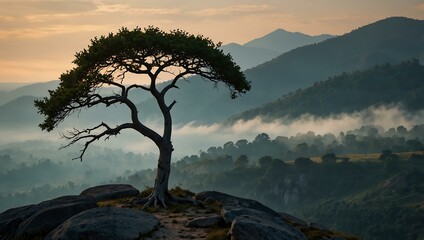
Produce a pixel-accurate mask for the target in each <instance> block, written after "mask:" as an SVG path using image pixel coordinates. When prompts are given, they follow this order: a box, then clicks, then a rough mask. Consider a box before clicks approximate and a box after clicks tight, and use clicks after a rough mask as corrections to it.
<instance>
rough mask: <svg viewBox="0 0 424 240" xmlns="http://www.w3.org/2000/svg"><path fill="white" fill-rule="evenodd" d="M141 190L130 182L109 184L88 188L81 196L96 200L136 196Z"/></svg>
mask: <svg viewBox="0 0 424 240" xmlns="http://www.w3.org/2000/svg"><path fill="white" fill-rule="evenodd" d="M138 194H140V191H138V190H137V189H135V188H134V187H133V186H131V185H129V184H107V185H100V186H96V187H92V188H88V189H86V190H84V191H82V192H81V194H80V196H85V197H91V198H93V199H94V200H95V201H96V202H99V201H104V200H110V199H117V198H123V197H135V196H137V195H138Z"/></svg>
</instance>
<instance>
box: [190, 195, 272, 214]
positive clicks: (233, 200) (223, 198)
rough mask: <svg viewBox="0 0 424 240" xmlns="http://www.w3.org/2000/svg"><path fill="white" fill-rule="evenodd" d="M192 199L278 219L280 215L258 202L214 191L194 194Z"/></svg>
mask: <svg viewBox="0 0 424 240" xmlns="http://www.w3.org/2000/svg"><path fill="white" fill-rule="evenodd" d="M194 199H196V200H198V201H200V202H208V201H211V200H213V201H217V202H221V203H222V204H223V205H226V206H238V207H243V208H249V209H255V210H258V211H262V212H266V213H269V214H271V215H274V216H277V217H280V215H279V214H278V213H277V212H275V211H274V210H272V209H271V208H269V207H266V206H265V205H263V204H261V203H260V202H258V201H255V200H252V199H246V198H240V197H235V196H231V195H228V194H225V193H221V192H216V191H206V192H201V193H198V194H196V196H194Z"/></svg>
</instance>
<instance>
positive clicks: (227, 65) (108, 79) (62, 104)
mask: <svg viewBox="0 0 424 240" xmlns="http://www.w3.org/2000/svg"><path fill="white" fill-rule="evenodd" d="M219 47H220V44H215V43H213V42H212V41H211V40H210V39H209V38H206V37H203V36H201V35H199V36H195V35H192V34H189V33H187V32H185V31H181V30H175V31H171V32H169V33H168V32H164V31H162V30H160V29H158V28H155V27H148V28H145V29H144V30H143V29H140V28H135V29H134V30H128V29H127V28H122V29H121V30H119V32H118V33H116V34H113V33H110V34H109V35H108V36H101V37H100V38H94V39H93V40H91V44H90V45H89V46H88V48H87V49H84V50H82V51H81V52H79V53H77V54H76V55H75V57H76V58H75V60H74V61H73V63H74V64H75V65H76V67H74V68H73V69H71V70H69V71H67V72H66V73H64V74H62V75H61V76H60V84H59V86H58V88H57V89H56V90H53V91H50V95H49V97H45V98H44V99H42V100H37V101H35V105H36V107H37V108H38V112H39V113H40V114H43V115H45V119H44V121H43V123H41V124H40V125H39V126H40V128H41V129H42V130H47V131H51V130H53V129H54V128H55V127H57V125H58V124H59V123H60V122H62V121H63V120H64V119H65V118H67V117H68V116H69V115H71V114H72V113H74V112H76V111H79V110H80V109H82V108H91V107H94V106H97V105H105V106H106V107H109V106H111V105H115V104H123V105H125V106H126V107H128V108H129V110H130V112H131V121H129V122H124V123H122V124H120V125H117V126H109V125H108V124H106V123H104V122H101V119H99V122H100V123H99V124H98V125H97V126H94V127H91V128H86V129H83V130H76V129H75V130H73V131H71V132H69V133H68V135H66V136H65V137H66V138H67V139H68V140H69V144H68V145H67V146H69V145H72V144H74V143H76V142H79V141H84V142H85V143H84V145H83V148H82V150H81V154H80V156H79V157H78V158H77V159H80V160H82V157H83V156H84V153H85V152H86V150H87V148H88V147H89V145H90V144H91V143H93V142H95V141H97V140H99V139H108V138H109V137H110V136H114V135H117V134H119V133H120V132H121V131H122V130H124V129H133V130H135V131H137V132H139V133H141V134H142V135H144V136H145V137H147V138H149V139H151V140H152V141H153V142H154V143H155V144H156V146H157V147H158V149H159V159H158V167H157V175H156V179H155V185H154V188H153V191H152V193H151V195H150V196H149V197H148V199H147V203H146V205H145V206H149V205H151V204H154V205H155V206H158V204H161V205H162V206H164V207H166V203H167V202H175V201H177V200H178V199H177V198H175V197H173V196H171V195H170V193H169V192H168V180H169V174H170V165H171V155H172V151H173V150H174V149H173V146H172V142H171V134H172V118H171V109H172V107H173V106H174V104H175V103H176V102H175V101H173V102H171V103H167V102H165V95H166V93H168V91H170V90H171V89H173V88H178V86H177V83H178V81H179V80H181V79H184V78H185V77H187V76H189V75H194V74H195V75H199V76H201V77H202V78H203V79H207V80H210V81H212V82H214V83H218V82H222V83H224V84H225V85H226V86H227V87H228V88H229V90H230V94H231V98H236V97H237V96H238V95H240V94H244V93H246V92H247V91H249V89H250V83H249V82H248V81H246V79H245V77H244V74H243V73H242V72H241V71H240V67H239V66H237V65H236V64H235V63H234V62H233V60H232V57H231V56H230V55H226V54H224V53H223V52H222V50H220V49H219ZM164 72H166V73H172V75H173V78H171V80H170V81H169V82H167V83H166V85H165V86H164V87H161V88H158V86H157V84H158V82H157V80H158V76H159V75H160V74H161V73H164ZM128 73H130V74H138V76H140V75H144V76H148V78H149V79H150V84H147V85H142V84H131V85H124V80H125V78H126V75H127V74H128ZM105 86H114V87H117V88H119V92H118V93H113V94H110V95H107V96H105V95H104V94H99V90H100V89H101V88H102V87H105ZM134 89H142V90H144V91H146V92H148V93H150V94H151V95H152V96H153V97H154V98H155V99H156V102H157V105H158V107H159V108H160V111H161V113H162V115H163V132H162V134H160V133H159V132H156V131H154V130H152V129H151V128H149V127H148V126H146V125H145V124H143V123H142V121H141V118H140V116H139V114H138V111H139V109H137V107H136V105H135V104H134V102H133V101H131V100H130V99H129V97H128V96H129V94H130V92H131V91H132V90H134ZM193 104H195V103H193Z"/></svg>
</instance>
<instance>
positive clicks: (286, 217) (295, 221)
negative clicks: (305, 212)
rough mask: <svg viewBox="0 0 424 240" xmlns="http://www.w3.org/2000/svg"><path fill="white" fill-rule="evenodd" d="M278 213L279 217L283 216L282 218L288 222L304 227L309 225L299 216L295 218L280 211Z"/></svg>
mask: <svg viewBox="0 0 424 240" xmlns="http://www.w3.org/2000/svg"><path fill="white" fill-rule="evenodd" d="M279 214H280V215H281V217H283V219H284V220H285V221H286V222H290V223H293V224H294V225H297V226H301V227H305V228H308V227H309V224H308V223H307V222H305V221H303V220H302V219H300V218H297V217H295V216H292V215H290V214H288V213H283V212H280V213H279Z"/></svg>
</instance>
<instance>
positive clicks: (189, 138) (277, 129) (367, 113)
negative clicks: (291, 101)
mask: <svg viewBox="0 0 424 240" xmlns="http://www.w3.org/2000/svg"><path fill="white" fill-rule="evenodd" d="M418 124H424V111H419V112H415V113H410V112H408V111H406V110H404V109H403V108H402V107H401V106H398V105H396V106H380V107H370V108H368V109H365V110H362V111H359V112H354V113H351V114H346V113H343V114H336V115H332V116H328V117H317V116H313V115H308V114H305V115H302V116H301V117H299V118H297V119H294V120H290V121H289V120H287V119H277V120H274V121H264V120H262V119H261V118H255V119H253V120H249V121H238V122H236V123H235V124H233V125H227V124H220V123H216V124H210V125H201V124H196V123H195V122H190V123H187V124H185V125H182V126H174V130H173V144H174V148H175V152H174V157H175V159H179V158H181V157H182V156H184V155H191V154H198V152H199V150H207V149H208V148H209V147H211V146H222V145H223V144H224V143H226V142H228V141H233V142H236V141H237V140H240V139H247V140H248V141H252V140H253V139H254V138H255V137H256V136H257V135H258V134H260V133H267V134H268V135H269V136H270V137H271V138H275V137H277V136H295V135H296V134H298V133H307V132H309V131H313V132H315V134H321V135H323V134H326V133H333V134H335V135H337V134H339V133H340V132H346V131H349V130H353V129H358V128H360V127H361V126H363V125H378V126H381V127H383V128H384V129H385V130H388V129H389V128H392V127H397V126H399V125H403V126H405V127H406V128H408V129H410V128H411V127H412V126H414V125H418ZM146 125H148V126H152V128H153V129H156V130H158V131H159V132H160V129H161V127H160V124H159V123H147V124H146ZM87 127H88V126H87ZM1 134H2V136H8V137H7V138H3V139H2V140H1V141H0V144H5V143H7V142H14V141H24V140H37V139H43V140H51V141H56V142H57V141H59V142H62V143H63V145H65V144H66V141H65V140H64V139H59V134H58V132H56V133H44V132H41V131H40V130H38V129H34V130H26V131H25V132H19V131H14V132H10V131H9V132H2V133H1ZM95 144H96V145H100V146H104V147H109V148H122V149H123V150H124V151H132V152H136V153H157V147H156V146H155V145H154V144H153V143H152V142H151V141H150V140H149V139H148V138H146V137H144V136H142V135H141V134H139V133H136V132H135V131H130V130H128V131H125V132H122V133H121V134H120V135H118V136H117V137H111V139H110V140H108V141H103V140H100V141H97V142H96V143H95Z"/></svg>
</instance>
